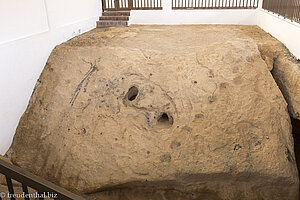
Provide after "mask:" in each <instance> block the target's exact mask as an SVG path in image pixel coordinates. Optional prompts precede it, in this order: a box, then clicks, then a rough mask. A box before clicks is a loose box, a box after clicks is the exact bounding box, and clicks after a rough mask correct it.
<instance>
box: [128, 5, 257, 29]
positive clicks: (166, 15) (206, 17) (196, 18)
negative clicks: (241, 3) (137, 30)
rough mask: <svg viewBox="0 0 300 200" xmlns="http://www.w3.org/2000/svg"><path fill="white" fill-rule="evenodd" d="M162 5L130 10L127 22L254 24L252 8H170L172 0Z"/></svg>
mask: <svg viewBox="0 0 300 200" xmlns="http://www.w3.org/2000/svg"><path fill="white" fill-rule="evenodd" d="M212 1H213V0H212ZM212 1H211V2H212ZM217 2H218V1H217ZM228 2H229V1H228ZM249 2H250V1H249ZM162 7H163V9H162V10H132V11H131V14H130V21H129V24H244V25H255V24H256V18H255V10H254V9H194V10H193V9H189V10H172V0H164V1H162Z"/></svg>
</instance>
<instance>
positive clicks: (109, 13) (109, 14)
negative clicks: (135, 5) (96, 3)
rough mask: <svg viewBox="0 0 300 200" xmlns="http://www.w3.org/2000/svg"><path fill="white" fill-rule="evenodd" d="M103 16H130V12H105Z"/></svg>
mask: <svg viewBox="0 0 300 200" xmlns="http://www.w3.org/2000/svg"><path fill="white" fill-rule="evenodd" d="M102 16H130V11H104V12H103V13H102Z"/></svg>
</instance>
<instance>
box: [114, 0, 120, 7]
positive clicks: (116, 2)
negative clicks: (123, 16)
mask: <svg viewBox="0 0 300 200" xmlns="http://www.w3.org/2000/svg"><path fill="white" fill-rule="evenodd" d="M114 2H115V9H119V8H120V5H119V0H115V1H114Z"/></svg>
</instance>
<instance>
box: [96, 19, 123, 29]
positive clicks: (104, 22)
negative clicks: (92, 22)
mask: <svg viewBox="0 0 300 200" xmlns="http://www.w3.org/2000/svg"><path fill="white" fill-rule="evenodd" d="M111 26H128V22H127V21H111V20H101V21H97V28H101V27H111Z"/></svg>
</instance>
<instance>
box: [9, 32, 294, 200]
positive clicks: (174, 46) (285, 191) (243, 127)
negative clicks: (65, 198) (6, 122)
mask: <svg viewBox="0 0 300 200" xmlns="http://www.w3.org/2000/svg"><path fill="white" fill-rule="evenodd" d="M257 31H258V28H257V27H252V26H250V27H243V26H132V27H128V28H110V29H97V30H94V31H91V32H89V33H87V34H84V35H82V36H80V37H77V38H75V39H72V40H70V41H68V42H66V43H64V44H62V45H60V46H58V47H56V48H55V49H54V51H53V52H52V54H51V56H50V58H49V60H48V62H47V65H46V67H45V69H44V71H43V73H42V75H41V77H40V78H39V80H38V83H37V85H36V88H35V91H34V93H33V95H32V97H31V100H30V103H29V106H28V108H27V110H26V112H25V113H24V115H23V116H22V118H21V120H20V123H19V126H18V128H17V131H16V134H15V138H14V141H13V144H12V147H11V149H10V150H9V152H8V155H9V156H10V157H11V160H12V162H13V163H15V164H17V165H19V166H21V167H23V168H26V169H28V170H30V171H31V172H33V173H35V174H37V175H39V176H42V177H44V178H46V179H48V180H50V181H53V182H55V183H57V184H59V185H61V186H63V187H65V188H67V189H69V190H72V191H75V192H77V193H80V194H86V195H88V197H90V198H91V199H92V198H93V197H94V196H95V195H99V196H98V197H96V198H95V199H105V198H106V197H105V195H106V194H107V193H109V192H103V191H109V190H121V191H123V192H124V191H125V193H126V190H124V189H123V190H122V188H127V190H130V188H134V189H139V190H140V191H143V190H145V188H146V190H147V189H149V190H148V191H151V190H155V191H156V192H153V193H151V194H153V197H157V196H155V195H156V194H157V193H159V192H158V191H157V189H159V190H164V191H169V192H170V193H172V191H175V192H173V193H172V194H173V195H175V196H176V194H177V196H182V195H183V196H182V199H199V198H200V199H205V198H206V199H253V200H254V199H297V194H298V177H297V167H296V163H295V156H294V149H293V139H292V135H291V123H290V119H289V114H288V111H287V104H286V102H285V100H284V97H283V96H282V94H281V92H280V90H279V88H278V87H277V85H276V82H275V81H274V79H273V77H272V75H271V73H270V71H269V70H271V67H270V63H271V62H272V59H271V60H269V63H268V62H267V59H266V58H267V56H265V57H264V59H265V60H266V61H264V60H263V59H262V56H261V52H262V50H261V49H259V48H258V46H259V47H261V46H262V45H261V44H260V43H259V41H256V40H257V36H256V35H255V34H258V33H257ZM224 33H226V34H224ZM260 34H261V35H267V34H266V33H264V32H262V31H260ZM270 40H273V39H272V38H271V39H270ZM257 44H259V45H258V46H257ZM266 63H267V64H268V65H269V66H268V65H267V64H266ZM24 152H26V153H24ZM118 188H119V189H118ZM131 192H132V191H131ZM126 194H127V196H128V195H129V196H130V195H131V197H132V198H129V197H128V199H134V198H135V197H134V195H133V194H136V199H143V198H142V197H138V196H139V195H142V194H144V195H145V196H144V197H145V198H144V199H150V197H151V195H150V197H149V198H147V195H146V194H148V193H147V192H133V194H131V193H130V192H127V193H126ZM159 194H160V193H159ZM164 194H165V193H164ZM178 194H180V195H178ZM184 195H185V196H184ZM125 196H126V195H125ZM118 198H119V196H118V195H117V197H116V199H118ZM164 198H167V199H174V198H171V197H170V198H169V197H168V196H164ZM108 199H113V198H112V197H111V196H110V197H108ZM125 199H126V198H125ZM157 199H159V196H158V197H157ZM178 199H179V197H178Z"/></svg>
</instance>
